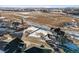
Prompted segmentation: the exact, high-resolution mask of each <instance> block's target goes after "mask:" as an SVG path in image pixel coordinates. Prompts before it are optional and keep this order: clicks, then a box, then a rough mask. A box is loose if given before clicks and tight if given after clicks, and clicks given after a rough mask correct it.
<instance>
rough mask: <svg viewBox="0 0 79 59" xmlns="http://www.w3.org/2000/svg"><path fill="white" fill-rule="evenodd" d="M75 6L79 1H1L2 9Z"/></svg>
mask: <svg viewBox="0 0 79 59" xmlns="http://www.w3.org/2000/svg"><path fill="white" fill-rule="evenodd" d="M53 5H54V6H53ZM56 5H57V6H56ZM58 5H59V6H58ZM61 5H63V6H61ZM75 5H77V6H76V7H78V5H79V0H0V7H18V6H19V7H68V6H69V7H70V6H75Z"/></svg>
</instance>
